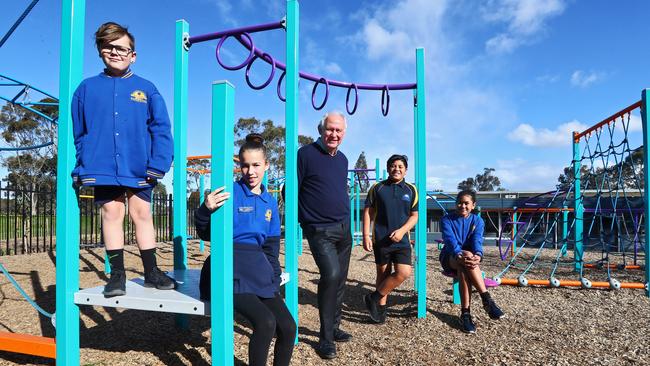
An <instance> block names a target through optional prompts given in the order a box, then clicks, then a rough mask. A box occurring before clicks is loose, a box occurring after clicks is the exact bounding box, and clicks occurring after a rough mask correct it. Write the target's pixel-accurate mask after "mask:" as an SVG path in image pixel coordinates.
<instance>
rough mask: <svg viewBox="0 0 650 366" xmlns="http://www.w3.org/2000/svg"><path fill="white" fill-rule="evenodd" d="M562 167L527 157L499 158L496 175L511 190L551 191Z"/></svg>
mask: <svg viewBox="0 0 650 366" xmlns="http://www.w3.org/2000/svg"><path fill="white" fill-rule="evenodd" d="M562 169H563V167H562V166H552V165H550V164H548V163H540V162H535V161H528V160H526V159H514V160H499V161H497V166H496V168H495V171H494V175H496V176H497V177H499V180H500V181H501V186H503V187H505V188H506V189H507V190H509V191H521V190H526V191H549V190H552V189H554V188H555V184H556V182H557V177H558V176H559V175H560V174H561V173H562Z"/></svg>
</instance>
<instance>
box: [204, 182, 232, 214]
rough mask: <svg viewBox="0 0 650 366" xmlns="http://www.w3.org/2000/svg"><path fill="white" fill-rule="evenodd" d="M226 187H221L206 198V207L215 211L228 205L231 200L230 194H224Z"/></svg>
mask: <svg viewBox="0 0 650 366" xmlns="http://www.w3.org/2000/svg"><path fill="white" fill-rule="evenodd" d="M225 188H226V187H219V188H217V189H215V190H214V191H212V192H210V193H209V194H208V195H207V196H205V207H207V208H208V210H210V211H214V210H216V209H218V208H219V207H221V206H223V204H224V203H226V200H227V199H228V198H230V193H229V192H223V190H224V189H225Z"/></svg>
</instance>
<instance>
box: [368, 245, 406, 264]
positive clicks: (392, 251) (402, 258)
mask: <svg viewBox="0 0 650 366" xmlns="http://www.w3.org/2000/svg"><path fill="white" fill-rule="evenodd" d="M372 251H373V252H374V254H375V264H377V265H385V264H389V263H396V264H406V265H409V266H410V265H411V246H410V245H409V246H408V247H403V246H395V245H381V244H380V245H374V246H373V249H372Z"/></svg>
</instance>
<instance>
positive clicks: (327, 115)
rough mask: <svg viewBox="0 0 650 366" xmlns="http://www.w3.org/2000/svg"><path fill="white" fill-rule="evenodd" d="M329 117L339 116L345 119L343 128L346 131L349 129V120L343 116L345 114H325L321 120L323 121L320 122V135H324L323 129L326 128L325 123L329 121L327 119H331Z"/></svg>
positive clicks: (336, 112)
mask: <svg viewBox="0 0 650 366" xmlns="http://www.w3.org/2000/svg"><path fill="white" fill-rule="evenodd" d="M329 116H339V117H341V118H343V128H344V129H347V128H348V119H347V118H345V114H343V112H340V111H329V112H327V113H325V115H324V116H323V118H321V120H320V121H319V122H318V133H323V129H324V128H325V121H327V117H329Z"/></svg>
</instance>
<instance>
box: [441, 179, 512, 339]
mask: <svg viewBox="0 0 650 366" xmlns="http://www.w3.org/2000/svg"><path fill="white" fill-rule="evenodd" d="M475 206H476V193H474V191H470V190H464V191H460V192H458V195H457V196H456V212H453V213H449V214H447V215H445V216H444V217H443V218H442V220H441V222H440V224H441V226H442V239H443V241H444V243H445V246H444V247H443V248H442V250H441V251H440V264H442V268H443V270H444V271H445V272H448V273H454V274H455V275H456V276H458V279H459V288H460V306H461V315H460V320H461V325H462V327H463V331H464V332H466V333H470V334H473V333H476V326H475V325H474V322H473V321H472V315H471V313H470V308H469V306H470V303H471V300H472V297H471V295H472V286H474V287H475V288H476V289H477V290H478V292H479V295H480V296H481V300H482V302H483V308H484V309H485V311H486V312H487V313H488V315H489V316H490V318H491V319H495V320H496V319H501V318H503V316H504V314H503V311H501V309H499V307H498V306H497V304H496V303H495V302H494V300H492V297H491V296H490V293H488V291H487V288H486V287H485V282H484V281H483V276H482V272H481V269H480V268H479V263H480V262H481V259H482V258H483V230H484V228H485V223H484V222H483V219H481V218H480V217H479V216H477V215H475V214H473V213H472V210H474V207H475Z"/></svg>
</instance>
